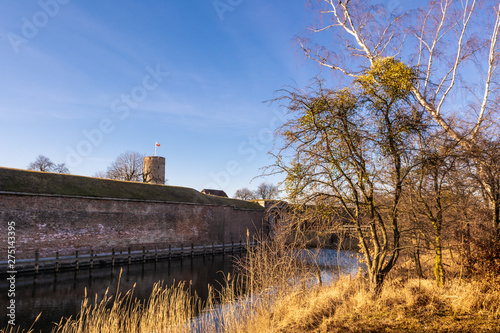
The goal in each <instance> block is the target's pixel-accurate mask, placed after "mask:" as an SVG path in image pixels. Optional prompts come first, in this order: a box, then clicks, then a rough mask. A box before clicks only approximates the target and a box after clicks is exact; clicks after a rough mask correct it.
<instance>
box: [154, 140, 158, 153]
mask: <svg viewBox="0 0 500 333" xmlns="http://www.w3.org/2000/svg"><path fill="white" fill-rule="evenodd" d="M156 147H157V145H156V142H155V154H154V156H156Z"/></svg>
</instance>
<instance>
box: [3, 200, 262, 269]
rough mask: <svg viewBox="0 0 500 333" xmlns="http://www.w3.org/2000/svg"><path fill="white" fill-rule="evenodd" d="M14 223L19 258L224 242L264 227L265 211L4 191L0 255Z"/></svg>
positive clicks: (5, 250)
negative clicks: (38, 254)
mask: <svg viewBox="0 0 500 333" xmlns="http://www.w3.org/2000/svg"><path fill="white" fill-rule="evenodd" d="M9 221H14V222H15V223H16V258H17V259H22V258H33V257H34V253H35V250H39V251H40V256H41V257H47V256H54V255H55V252H56V251H59V253H60V255H61V256H63V255H70V254H74V253H75V251H76V250H79V251H80V253H81V254H84V253H89V252H90V250H91V249H93V250H94V251H96V253H100V252H101V253H102V252H108V251H111V249H112V248H115V250H116V251H126V250H127V248H128V247H129V246H130V247H131V248H132V250H139V249H142V246H146V247H147V248H154V246H158V247H159V248H167V247H168V245H172V246H173V247H176V246H180V245H181V244H184V246H191V244H194V245H209V244H212V243H215V244H222V243H230V242H231V241H234V242H239V241H240V239H241V240H245V239H246V235H247V229H248V231H249V234H250V236H252V235H254V234H255V233H258V232H260V231H261V230H262V229H263V228H264V229H267V228H266V226H264V225H263V223H264V222H263V221H264V211H263V210H251V209H238V208H235V207H232V206H217V205H199V204H186V203H170V202H155V201H138V200H119V199H105V198H101V199H98V198H86V197H67V196H49V195H30V194H5V193H4V194H0V235H2V236H3V237H5V239H4V240H2V241H0V260H6V258H7V223H8V222H9Z"/></svg>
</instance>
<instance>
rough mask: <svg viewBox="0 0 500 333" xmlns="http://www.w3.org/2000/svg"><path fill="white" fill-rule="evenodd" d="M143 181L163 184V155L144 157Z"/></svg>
mask: <svg viewBox="0 0 500 333" xmlns="http://www.w3.org/2000/svg"><path fill="white" fill-rule="evenodd" d="M143 173H144V182H145V183H151V184H162V185H163V184H165V157H161V156H146V157H144V169H143Z"/></svg>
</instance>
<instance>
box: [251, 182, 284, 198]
mask: <svg viewBox="0 0 500 333" xmlns="http://www.w3.org/2000/svg"><path fill="white" fill-rule="evenodd" d="M278 193H279V190H278V187H277V186H275V185H273V184H271V183H265V182H264V183H261V184H260V185H259V186H257V189H256V190H255V192H254V197H255V198H256V199H264V200H274V199H277V198H278Z"/></svg>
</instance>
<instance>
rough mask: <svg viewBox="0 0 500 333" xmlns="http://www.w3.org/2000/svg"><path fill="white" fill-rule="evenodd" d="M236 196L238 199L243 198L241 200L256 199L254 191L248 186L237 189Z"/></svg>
mask: <svg viewBox="0 0 500 333" xmlns="http://www.w3.org/2000/svg"><path fill="white" fill-rule="evenodd" d="M234 197H235V198H236V199H241V200H252V199H255V195H254V193H253V192H252V191H251V190H249V189H248V188H247V187H243V188H240V189H239V190H236V192H235V193H234Z"/></svg>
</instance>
